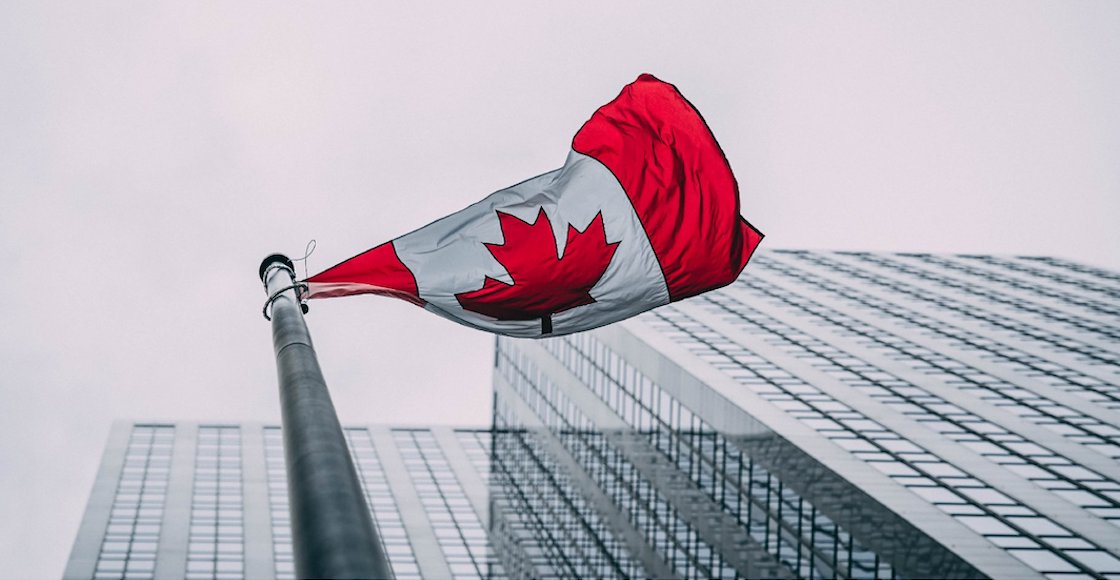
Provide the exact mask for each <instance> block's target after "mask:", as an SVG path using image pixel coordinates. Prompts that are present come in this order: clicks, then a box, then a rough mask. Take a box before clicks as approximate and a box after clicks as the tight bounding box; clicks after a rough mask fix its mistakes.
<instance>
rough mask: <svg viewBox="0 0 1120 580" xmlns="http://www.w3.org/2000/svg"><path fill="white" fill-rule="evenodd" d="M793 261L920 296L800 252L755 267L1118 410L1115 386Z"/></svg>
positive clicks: (1119, 394) (773, 256)
mask: <svg viewBox="0 0 1120 580" xmlns="http://www.w3.org/2000/svg"><path fill="white" fill-rule="evenodd" d="M779 258H780V259H779ZM787 260H789V261H787ZM796 260H803V261H805V262H808V263H810V264H815V265H818V266H820V267H822V268H825V269H827V270H832V271H834V272H836V273H838V274H840V275H844V276H847V277H850V278H852V279H854V280H858V281H859V282H860V283H863V284H870V285H873V286H883V287H884V288H886V289H889V290H890V291H892V292H895V293H897V294H900V295H902V294H906V293H907V292H909V293H910V294H917V295H918V296H921V293H920V289H917V290H915V289H910V288H905V289H903V288H899V285H897V284H890V283H887V282H886V281H884V280H883V279H882V278H881V277H876V276H873V275H870V274H867V273H865V272H862V271H860V270H857V269H853V268H849V267H847V266H846V265H844V264H833V263H831V262H829V261H827V260H825V259H824V258H822V257H820V256H819V255H817V254H809V253H804V252H774V253H772V254H771V255H770V256H769V257H766V258H765V259H762V260H759V262H760V263H765V264H768V265H772V266H775V267H780V266H785V267H786V273H787V274H789V275H790V276H791V277H794V278H797V279H799V280H801V281H802V282H803V283H807V284H811V285H812V286H813V287H815V288H817V289H819V290H821V291H823V292H827V293H830V294H835V295H837V296H840V297H842V298H843V299H844V300H845V301H848V302H851V303H852V304H853V305H855V306H856V307H858V308H861V309H864V310H867V311H870V312H871V313H873V315H875V316H878V317H881V318H893V319H895V320H898V321H900V322H902V323H904V324H906V325H908V326H912V327H914V329H915V331H916V332H918V333H920V334H923V335H925V336H929V337H931V338H935V339H937V340H940V341H946V342H947V344H949V345H950V346H952V347H953V348H959V349H962V350H965V351H974V352H978V353H980V357H981V358H984V359H986V360H990V361H992V362H993V363H997V364H1001V365H1005V366H1007V367H1008V368H1011V369H1013V370H1015V371H1016V372H1018V373H1021V374H1023V375H1024V376H1028V377H1032V378H1034V379H1037V380H1039V381H1042V382H1044V383H1046V384H1048V385H1050V386H1052V387H1054V388H1057V389H1060V390H1063V391H1067V392H1069V393H1072V394H1075V395H1077V396H1079V397H1082V398H1084V399H1086V400H1088V401H1091V402H1093V403H1097V404H1099V405H1101V406H1102V407H1105V408H1109V409H1114V410H1115V409H1120V385H1113V384H1109V383H1107V382H1105V381H1102V380H1099V379H1096V378H1093V377H1090V376H1087V375H1085V374H1083V373H1080V372H1078V371H1076V370H1074V369H1071V368H1068V367H1064V366H1062V365H1058V364H1055V363H1053V362H1050V361H1047V360H1044V359H1042V358H1040V357H1037V356H1033V355H1030V354H1028V353H1026V352H1023V351H1022V350H1019V349H1016V348H1013V347H1011V346H1010V345H1008V344H1006V343H1005V342H1003V341H1000V340H998V339H997V338H990V337H985V336H980V335H978V334H975V333H972V332H968V331H965V330H962V329H960V328H956V327H954V326H953V325H951V324H946V322H947V321H944V320H937V319H935V318H931V317H928V316H924V315H921V314H919V313H917V312H915V311H913V310H910V309H909V308H905V307H902V306H897V305H895V304H893V303H890V302H887V301H884V300H879V299H877V298H875V297H874V296H871V295H869V294H866V293H863V292H860V291H858V289H854V288H852V287H846V286H845V285H842V284H837V283H833V282H831V281H829V280H826V279H823V278H821V277H819V276H813V275H812V274H809V273H806V272H804V271H803V270H799V269H797V268H796V267H795V266H793V265H792V264H790V261H796ZM921 297H922V298H923V299H925V298H926V297H924V296H921ZM929 300H932V299H929ZM933 302H934V304H933V306H934V307H938V308H940V306H939V303H938V301H936V300H933ZM968 312H969V311H968V310H966V311H965V312H964V313H963V314H965V315H967V313H968Z"/></svg>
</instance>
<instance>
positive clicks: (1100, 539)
mask: <svg viewBox="0 0 1120 580" xmlns="http://www.w3.org/2000/svg"><path fill="white" fill-rule="evenodd" d="M1118 298H1120V276H1118V275H1116V274H1114V273H1110V272H1105V271H1101V270H1097V269H1093V268H1088V267H1085V266H1081V265H1077V264H1071V263H1067V262H1063V261H1059V260H1052V259H1031V258H999V257H991V256H933V255H902V254H873V253H833V252H764V253H762V254H760V255H759V256H757V257H756V258H755V259H754V260H752V262H751V264H750V266H749V267H748V269H747V274H746V275H744V276H743V277H742V278H741V279H740V280H739V281H737V282H736V283H735V284H733V285H731V286H729V287H728V288H725V289H723V290H720V291H717V292H711V293H708V294H705V295H702V296H698V297H694V298H690V299H688V300H685V301H682V302H679V303H675V304H672V305H670V306H666V307H663V308H659V309H657V310H655V311H653V312H650V313H647V314H645V315H642V316H640V317H638V318H636V319H633V320H630V321H627V322H625V323H622V324H616V325H612V326H609V327H604V328H601V329H598V330H596V331H594V332H590V333H585V334H580V335H572V336H567V337H559V338H551V339H546V340H541V341H520V340H507V339H504V338H503V339H499V340H498V345H497V357H496V369H497V371H496V373H495V379H494V382H495V395H496V404H495V419H494V429H495V430H494V451H493V455H492V457H493V460H494V465H493V467H492V475H491V497H492V502H493V504H494V505H493V508H492V509H493V514H492V518H493V519H492V522H493V523H492V528H494V531H495V532H496V533H497V535H498V537H497V538H496V539H495V540H494V543H495V545H496V546H497V547H498V548H499V550H498V552H499V555H500V557H501V560H502V562H503V564H505V566H506V568H507V569H508V570H509V571H510V572H511V573H515V575H517V576H524V577H542V578H543V577H551V576H557V577H560V576H565V577H589V576H595V577H611V576H615V577H627V576H629V577H635V576H637V577H686V578H708V577H759V578H779V577H785V578H793V577H803V578H849V577H855V578H889V577H917V578H925V577H992V578H1041V577H1047V578H1070V579H1072V578H1102V577H1103V578H1120V462H1118V461H1117V458H1118V457H1120V429H1118V426H1120V364H1118V363H1120V343H1118V339H1120V300H1118ZM543 514H549V515H548V517H544V516H543ZM522 546H523V547H524V548H522Z"/></svg>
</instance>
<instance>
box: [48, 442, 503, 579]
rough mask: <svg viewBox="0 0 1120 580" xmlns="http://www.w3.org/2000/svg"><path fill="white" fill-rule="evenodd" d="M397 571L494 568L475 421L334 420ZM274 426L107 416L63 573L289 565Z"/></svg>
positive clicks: (221, 572)
mask: <svg viewBox="0 0 1120 580" xmlns="http://www.w3.org/2000/svg"><path fill="white" fill-rule="evenodd" d="M345 434H346V438H347V442H348V443H349V445H350V451H351V454H352V457H353V458H354V462H355V466H356V467H357V469H358V475H359V478H360V479H361V483H362V486H363V487H364V489H365V492H366V498H367V500H368V501H369V505H370V511H371V513H372V514H373V519H374V521H375V522H376V524H377V528H378V532H379V534H380V537H381V540H382V543H383V545H384V546H385V551H386V553H387V555H388V557H389V563H390V566H391V568H392V570H393V573H394V575H395V576H396V578H397V579H398V580H408V579H410V578H421V577H423V578H504V577H505V575H504V573H503V571H502V567H501V564H500V563H499V562H498V560H497V558H496V557H495V554H494V551H493V548H492V547H491V545H490V541H489V537H488V535H487V533H486V529H487V525H486V522H488V520H489V517H488V510H489V505H488V495H487V489H488V487H487V480H488V478H489V474H490V470H489V449H490V433H489V431H488V430H485V429H452V428H449V427H433V428H430V429H415V428H400V429H395V428H389V427H383V426H351V427H346V428H345ZM287 494H288V490H287V480H286V476H285V471H284V450H283V440H282V437H281V433H280V428H279V427H276V426H272V425H261V424H259V423H242V424H235V425H218V424H197V423H135V424H133V423H129V422H117V423H116V424H114V426H113V429H112V432H111V434H110V438H109V443H108V445H107V446H106V450H105V453H104V455H103V457H102V460H101V468H100V470H99V472H98V475H97V479H96V481H95V483H94V487H93V492H92V494H91V496H90V501H89V505H88V506H87V508H86V513H85V517H84V518H83V520H82V524H81V527H80V529H79V531H78V536H77V540H76V541H75V543H74V548H73V550H72V552H71V555H70V560H69V563H68V565H67V567H66V571H65V573H64V575H63V577H64V578H66V579H88V578H97V579H103V578H136V579H143V578H167V579H182V578H187V579H199V578H217V579H230V580H232V579H240V578H249V579H253V580H255V579H265V578H281V579H282V578H294V576H295V569H294V565H293V561H292V536H291V528H290V519H289V514H288V495H287Z"/></svg>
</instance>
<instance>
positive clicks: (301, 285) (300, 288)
mask: <svg viewBox="0 0 1120 580" xmlns="http://www.w3.org/2000/svg"><path fill="white" fill-rule="evenodd" d="M281 267H282V266H281ZM288 290H295V291H296V298H297V299H298V298H299V295H300V294H303V293H305V292H307V291H308V290H309V288H308V287H307V283H306V282H296V283H295V284H292V285H291V286H284V287H283V288H281V289H279V290H277V291H276V292H273V293H272V296H269V297H268V300H265V302H264V308H263V309H261V314H263V315H264V319H265V320H268V321H269V322H271V321H272V316H271V315H270V314H269V308H268V307H269V306H272V303H273V302H276V299H277V298H279V297H280V295H281V294H283V293H285V292H287V291H288ZM299 307H300V310H302V311H303V313H304V314H307V303H306V302H303V301H302V300H301V301H300V303H299Z"/></svg>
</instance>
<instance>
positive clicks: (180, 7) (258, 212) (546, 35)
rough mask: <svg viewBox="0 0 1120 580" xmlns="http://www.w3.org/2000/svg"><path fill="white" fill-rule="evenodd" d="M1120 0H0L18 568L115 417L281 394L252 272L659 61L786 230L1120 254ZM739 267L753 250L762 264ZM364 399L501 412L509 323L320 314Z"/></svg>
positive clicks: (355, 307) (64, 523)
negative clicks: (495, 397) (501, 366)
mask: <svg viewBox="0 0 1120 580" xmlns="http://www.w3.org/2000/svg"><path fill="white" fill-rule="evenodd" d="M1117 63H1120V2H1115V1H1112V2H1087V1H1085V2H1052V3H1038V2H1027V1H1021V0H1016V1H1013V2H1006V3H1003V2H998V3H997V2H980V3H977V2H972V1H969V2H936V3H926V4H918V3H914V2H908V3H874V4H856V3H851V2H846V3H842V4H841V3H829V4H813V3H798V4H796V5H794V4H788V3H769V4H755V3H746V2H732V3H706V4H704V5H703V6H700V7H697V6H696V5H695V4H694V3H684V2H665V3H653V2H641V3H627V2H621V3H618V2H612V3H600V2H588V3H583V4H576V3H571V2H547V3H546V2H532V3H525V2H508V3H486V4H485V6H483V5H482V3H477V2H471V3H454V4H452V3H448V4H447V5H437V4H433V3H427V2H407V3H389V2H345V3H318V2H316V3H310V2H279V1H277V0H269V1H267V2H107V1H100V2H45V1H43V0H30V1H26V2H24V1H19V0H9V1H6V2H3V3H2V4H0V267H2V269H3V277H2V284H3V301H2V302H0V313H2V318H0V328H2V332H0V389H2V395H3V399H2V400H0V577H12V578H47V577H57V576H58V575H59V574H60V573H61V571H62V567H63V565H64V563H65V559H66V557H67V556H68V554H69V550H70V546H71V543H72V541H73V538H74V534H75V532H76V530H77V527H78V523H79V520H80V517H81V513H82V509H83V507H84V504H85V502H86V500H87V498H88V494H89V490H90V486H91V485H92V482H93V478H94V474H95V472H96V467H97V463H98V460H99V457H100V452H101V449H102V446H103V445H104V442H105V438H106V436H107V434H108V429H109V425H110V423H111V421H112V420H114V419H117V418H148V419H166V420H185V419H187V420H189V419H193V420H225V421H238V420H276V419H277V418H278V415H279V413H278V403H277V397H276V382H275V381H276V379H275V370H274V360H273V357H272V350H271V342H270V334H269V326H268V323H266V322H265V321H264V320H263V319H262V318H261V315H260V307H261V304H262V302H263V299H264V295H263V292H262V290H261V288H260V285H259V283H258V280H257V277H256V276H257V266H258V264H259V263H260V260H261V258H262V257H264V256H265V255H267V254H269V253H272V252H276V251H282V252H286V253H289V254H290V255H292V256H298V255H301V254H302V250H303V247H304V244H305V243H306V242H307V241H308V240H309V239H311V238H315V239H317V240H318V242H319V248H318V250H317V251H316V253H315V254H314V255H313V256H312V259H311V268H312V270H315V269H317V268H320V269H321V268H323V267H326V266H329V265H331V264H333V263H335V262H337V261H339V260H341V259H343V258H346V257H349V256H350V255H353V254H355V253H357V252H358V251H360V250H363V249H365V248H368V247H370V246H373V245H376V244H378V243H381V242H383V241H386V240H388V239H390V238H392V237H394V236H397V235H399V234H402V233H404V232H406V231H409V230H411V229H414V228H416V227H418V226H421V225H423V224H426V223H428V222H429V221H431V220H433V219H435V218H438V217H440V216H442V215H445V214H447V213H449V212H452V211H455V210H457V209H460V208H462V207H464V206H466V205H467V204H470V203H472V202H474V201H477V200H478V199H481V198H482V197H483V196H484V195H486V194H488V193H490V192H491V191H493V190H496V189H500V188H502V187H505V186H508V185H511V184H513V183H516V182H518V181H521V180H523V179H525V178H528V177H531V176H533V175H537V174H539V173H542V172H545V171H548V170H551V169H554V168H556V167H559V166H560V165H561V164H562V163H563V161H564V158H565V155H566V152H567V151H568V147H569V144H570V140H571V137H572V135H573V134H574V133H575V131H576V130H577V129H578V128H579V126H580V125H581V124H582V123H583V121H584V120H586V119H587V117H589V116H590V114H591V113H592V112H593V111H594V110H595V108H596V107H598V106H600V105H602V104H603V103H606V102H607V101H609V100H610V99H612V98H613V97H614V96H615V95H616V94H617V93H618V91H619V89H620V88H621V87H622V86H623V85H624V84H626V83H628V82H630V81H632V80H633V79H634V78H635V77H636V76H637V75H638V74H639V73H642V72H650V73H653V74H655V75H657V76H659V77H660V78H662V79H664V80H666V81H669V82H672V83H674V84H676V85H677V86H678V88H679V89H680V90H681V91H682V92H683V93H684V95H685V96H686V97H688V98H689V99H690V100H691V101H692V102H693V103H694V104H695V105H696V106H697V107H698V108H699V109H700V111H701V112H702V113H703V114H704V116H705V117H706V119H707V120H708V122H709V124H710V125H711V127H712V129H713V131H714V132H715V134H716V137H717V138H718V139H719V140H720V142H721V143H722V145H723V147H724V149H725V150H726V153H727V156H728V159H729V160H730V162H731V165H732V168H733V169H734V171H735V172H736V175H737V177H738V179H739V182H740V185H741V188H742V204H743V212H744V215H746V216H747V217H748V218H749V219H750V220H751V221H752V222H753V223H754V224H756V225H757V226H758V227H759V228H760V229H762V230H763V231H764V232H765V233H766V234H767V239H766V241H765V242H764V247H768V248H822V249H869V250H908V251H933V252H988V253H1000V254H1049V255H1056V256H1061V257H1066V258H1071V259H1075V260H1079V261H1083V262H1086V263H1090V264H1096V265H1101V266H1106V267H1109V268H1113V269H1120V253H1118V252H1117V250H1118V249H1120V233H1118V232H1120V227H1118V225H1117V223H1118V221H1120V106H1118V103H1120V100H1118V99H1120V97H1118V95H1120V66H1117ZM748 273H749V268H748ZM308 320H309V324H310V326H311V330H312V334H313V336H314V338H315V341H316V345H317V347H318V351H319V356H320V359H321V361H322V363H323V366H324V368H325V372H326V377H327V380H328V383H329V384H330V386H331V389H332V392H333V395H334V397H335V402H336V405H337V406H338V407H339V411H340V414H341V415H342V418H343V420H344V421H353V422H379V421H380V422H396V423H418V424H423V423H448V422H450V423H460V424H486V423H487V422H488V420H489V405H490V393H489V381H490V370H489V366H490V363H491V361H492V355H491V353H492V348H493V338H492V337H491V336H488V335H485V334H483V333H480V332H477V331H473V330H468V329H465V328H462V327H459V326H456V325H454V324H453V323H450V322H448V321H446V320H443V319H440V318H437V317H435V316H433V315H431V314H428V313H426V312H423V311H421V310H419V309H417V308H415V307H413V306H410V305H408V304H405V303H403V302H396V301H393V300H390V299H384V298H382V299H378V298H372V297H357V298H351V299H345V300H335V301H325V302H318V303H315V304H314V305H313V309H312V312H311V314H310V316H309V318H308Z"/></svg>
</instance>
